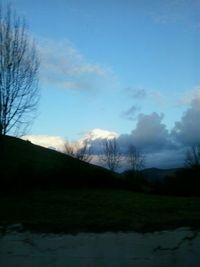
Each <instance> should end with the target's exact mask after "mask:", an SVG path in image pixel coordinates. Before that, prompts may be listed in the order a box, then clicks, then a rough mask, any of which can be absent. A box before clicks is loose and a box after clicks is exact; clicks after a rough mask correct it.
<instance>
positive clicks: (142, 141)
mask: <svg viewBox="0 0 200 267" xmlns="http://www.w3.org/2000/svg"><path fill="white" fill-rule="evenodd" d="M163 118H164V115H163V114H160V115H159V114H158V113H156V112H154V113H152V114H149V115H145V114H139V115H138V121H137V125H136V128H135V129H134V130H133V131H132V133H131V135H130V137H131V139H132V142H133V143H134V144H135V145H136V146H138V147H139V148H140V149H143V150H145V151H159V150H161V149H163V148H164V147H167V146H169V142H170V140H169V133H168V130H167V129H166V125H165V124H164V123H163V122H162V120H163Z"/></svg>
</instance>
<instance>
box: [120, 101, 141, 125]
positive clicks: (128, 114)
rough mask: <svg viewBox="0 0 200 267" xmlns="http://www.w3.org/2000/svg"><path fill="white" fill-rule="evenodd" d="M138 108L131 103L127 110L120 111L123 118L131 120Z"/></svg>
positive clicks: (133, 118) (134, 117)
mask: <svg viewBox="0 0 200 267" xmlns="http://www.w3.org/2000/svg"><path fill="white" fill-rule="evenodd" d="M139 110H140V107H138V106H134V105H133V106H132V107H130V108H129V109H128V110H127V111H124V112H122V114H121V116H122V118H124V119H127V120H131V121H133V120H135V119H136V115H137V112H138V111H139Z"/></svg>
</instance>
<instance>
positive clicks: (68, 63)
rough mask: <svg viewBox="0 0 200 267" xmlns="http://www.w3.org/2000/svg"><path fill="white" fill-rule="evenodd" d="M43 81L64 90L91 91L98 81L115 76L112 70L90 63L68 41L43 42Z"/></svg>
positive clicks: (41, 44)
mask: <svg viewBox="0 0 200 267" xmlns="http://www.w3.org/2000/svg"><path fill="white" fill-rule="evenodd" d="M38 51H39V54H40V58H41V71H40V72H41V80H42V82H43V83H44V84H48V85H49V84H51V85H55V86H58V87H60V88H64V89H86V90H87V89H91V87H92V85H93V86H94V85H95V84H96V79H99V81H100V80H101V81H102V79H104V80H105V81H106V80H107V79H108V80H109V79H110V78H111V77H112V76H113V73H112V71H111V69H110V68H108V67H105V66H102V65H100V64H98V63H93V62H89V61H88V60H87V59H86V58H85V57H84V56H83V55H82V54H81V53H80V52H79V51H78V49H76V48H75V46H74V45H73V44H72V43H71V42H69V41H67V40H62V41H53V40H41V41H40V42H39V45H38Z"/></svg>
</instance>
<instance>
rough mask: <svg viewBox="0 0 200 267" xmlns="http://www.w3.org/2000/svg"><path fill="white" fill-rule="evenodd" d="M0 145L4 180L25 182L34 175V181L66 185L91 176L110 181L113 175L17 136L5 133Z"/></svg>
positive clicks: (0, 164) (93, 178)
mask: <svg viewBox="0 0 200 267" xmlns="http://www.w3.org/2000/svg"><path fill="white" fill-rule="evenodd" d="M0 146H1V147H0V156H1V160H0V169H1V176H2V177H5V179H6V180H7V181H9V180H10V179H11V180H12V181H13V182H14V181H15V180H16V181H17V179H18V177H23V178H24V177H25V178H26V177H27V179H25V182H27V184H28V183H31V178H32V177H33V176H34V181H36V182H39V183H42V182H43V183H44V184H46V185H47V184H48V183H50V182H51V183H52V184H53V185H55V184H57V185H59V183H60V184H66V185H67V184H68V183H75V184H76V182H79V183H81V182H83V184H84V181H86V183H87V179H89V180H90V182H91V179H92V180H95V179H96V180H97V181H99V180H100V179H101V178H102V179H103V178H104V179H109V178H110V179H111V180H112V178H114V177H117V175H116V174H114V173H112V172H110V171H108V170H106V169H104V168H101V167H98V166H95V165H91V164H89V163H86V162H83V161H80V160H78V159H74V158H72V157H70V156H67V155H64V154H63V153H59V152H57V151H54V150H51V149H46V148H44V147H41V146H37V145H34V144H32V143H30V142H27V141H23V140H21V139H18V138H14V137H9V136H5V137H3V142H1V143H0ZM2 155H3V156H2ZM45 179H46V180H45ZM76 179H77V180H76ZM0 182H1V178H0ZM25 182H24V180H23V183H25ZM0 185H1V183H0ZM11 185H12V183H11Z"/></svg>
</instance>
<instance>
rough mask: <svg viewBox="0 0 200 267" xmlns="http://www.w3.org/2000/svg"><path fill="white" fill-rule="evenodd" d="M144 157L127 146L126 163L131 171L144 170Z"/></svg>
mask: <svg viewBox="0 0 200 267" xmlns="http://www.w3.org/2000/svg"><path fill="white" fill-rule="evenodd" d="M144 160H145V158H144V155H143V154H142V153H141V152H140V151H139V150H138V149H136V147H135V146H134V145H129V147H128V151H127V161H128V164H129V166H130V169H131V170H132V171H135V172H136V171H140V170H141V169H142V168H144Z"/></svg>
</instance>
